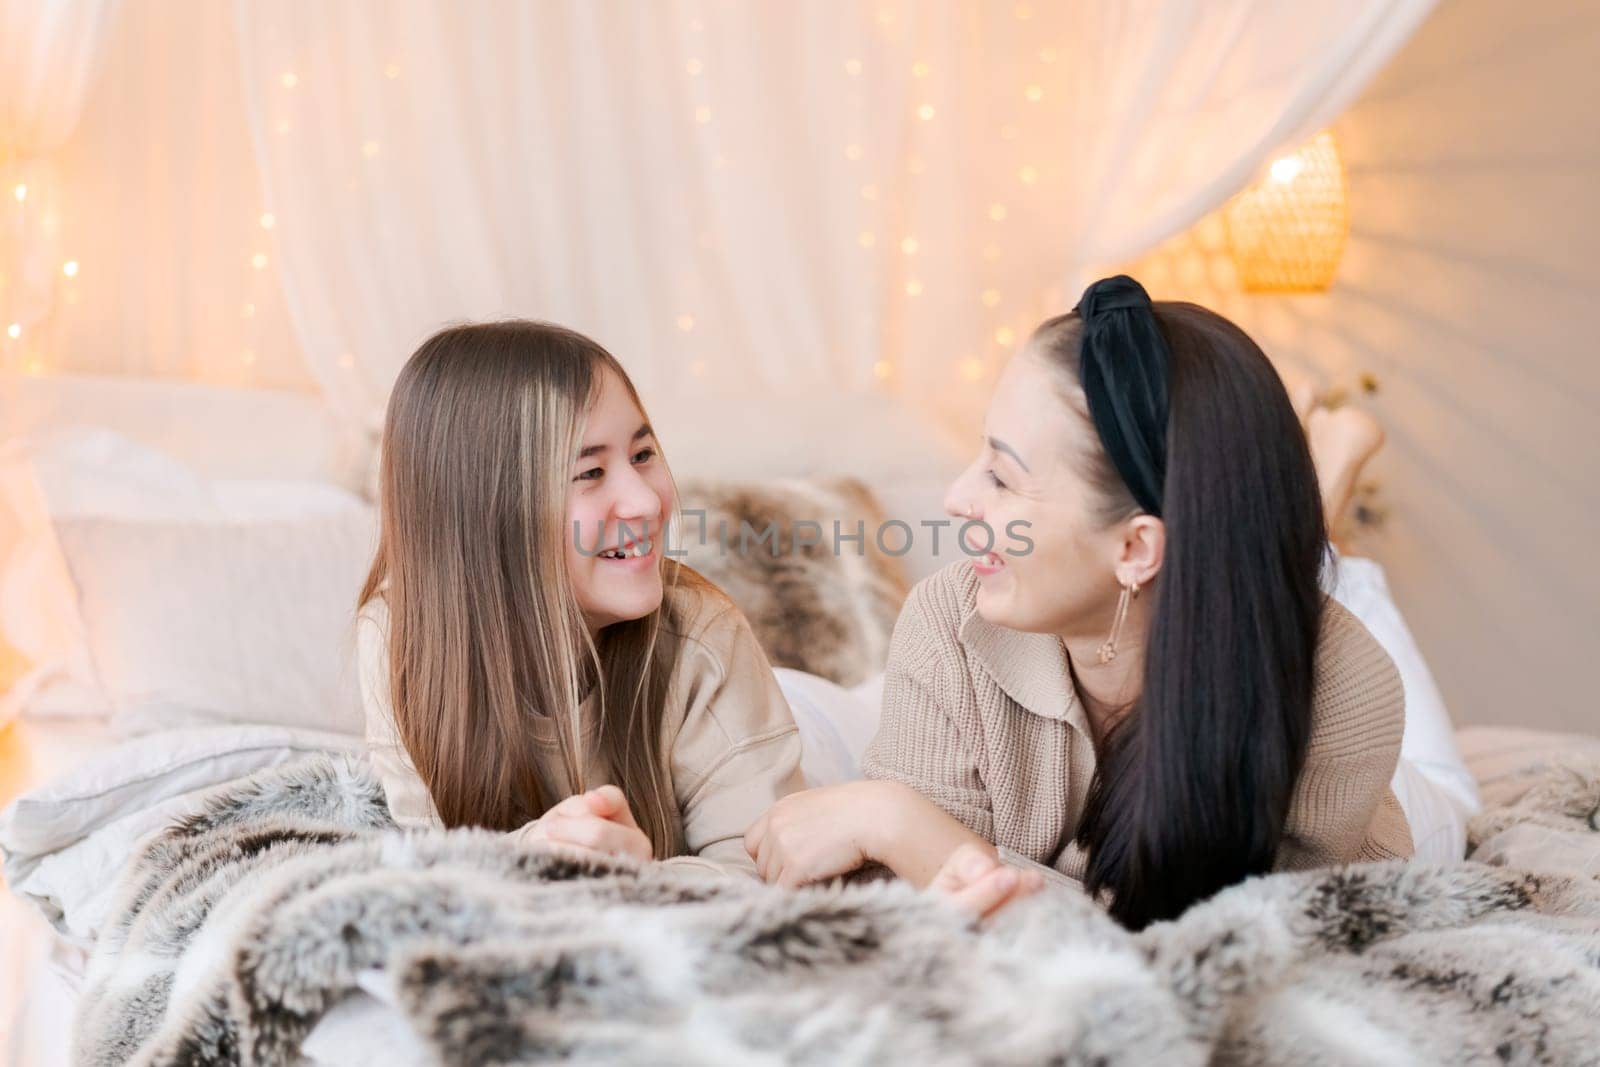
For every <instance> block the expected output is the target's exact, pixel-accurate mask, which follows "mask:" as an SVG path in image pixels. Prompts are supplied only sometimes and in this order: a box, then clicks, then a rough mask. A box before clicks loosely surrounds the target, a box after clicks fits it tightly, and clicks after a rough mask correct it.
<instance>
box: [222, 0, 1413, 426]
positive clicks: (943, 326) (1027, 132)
mask: <svg viewBox="0 0 1600 1067" xmlns="http://www.w3.org/2000/svg"><path fill="white" fill-rule="evenodd" d="M1431 6H1432V0H1296V2H1292V3H1291V2H1286V0H1227V2H1222V0H1119V2H1106V0H1076V2H1068V3H1049V4H1045V3H1040V4H1038V5H1036V6H1034V5H1031V4H1029V3H1026V2H1023V3H1017V4H1011V3H1005V4H1001V3H993V2H983V0H949V2H943V3H932V2H912V0H898V2H896V0H882V2H873V3H843V2H841V3H830V4H785V3H734V2H721V0H675V2H659V3H651V4H637V3H632V2H629V0H547V2H541V3H537V4H533V3H520V2H511V0H484V2H478V3H471V4H455V3H445V2H442V0H435V2H429V0H399V2H395V0H347V2H342V3H338V4H326V3H323V2H321V0H288V2H284V0H236V7H235V11H236V16H237V28H238V36H239V46H240V51H241V59H242V69H243V76H244V79H245V98H246V101H247V104H246V106H247V108H248V110H249V112H250V114H249V119H250V124H251V128H252V135H253V139H254V143H255V146H256V150H257V154H258V158H259V161H260V163H261V167H262V172H263V182H264V188H265V190H266V195H267V197H268V201H269V205H268V206H269V210H270V211H271V212H272V213H273V216H274V218H275V220H276V226H275V228H274V229H273V231H272V233H273V235H274V241H275V245H276V248H275V255H276V257H277V260H276V265H277V267H278V270H279V274H280V277H281V279H282V283H283V285H284V287H285V294H286V297H287V300H288V305H289V309H290V313H291V316H292V319H293V321H294V324H295V328H296V330H297V332H298V335H299V340H300V342H301V344H302V345H303V347H304V350H305V354H306V357H307V359H308V361H309V362H310V364H311V366H312V368H313V370H314V372H315V374H316V376H317V378H318V379H319V380H320V381H321V382H322V383H323V385H324V386H325V388H326V390H327V392H328V395H329V396H330V397H331V398H332V400H333V402H334V403H335V404H336V406H337V407H338V408H339V409H340V410H341V411H343V412H345V413H346V414H347V415H348V416H349V417H350V418H351V419H353V420H359V422H360V424H362V425H364V426H367V427H372V426H375V425H376V424H377V422H378V420H379V418H380V416H381V412H382V406H383V403H384V399H385V397H386V394H387V391H388V387H389V385H390V383H391V382H392V380H393V377H394V374H395V373H396V371H397V370H398V368H399V366H400V364H401V363H402V362H403V361H404V359H405V357H406V356H407V355H408V354H409V353H410V352H411V351H412V349H413V348H414V347H415V345H416V344H417V343H418V342H419V341H420V340H421V339H422V338H423V337H424V336H425V335H426V334H427V333H428V332H430V331H431V330H433V329H435V328H436V327H437V326H439V325H440V324H442V323H444V322H447V321H452V320H460V319H471V318H482V317H491V316H504V315H523V316H531V317H539V318H547V319H552V320H555V321H559V322H562V323H565V324H568V325H571V326H573V327H575V328H577V329H581V330H584V331H587V332H589V333H591V334H593V335H594V336H596V337H597V338H598V339H600V340H601V341H602V342H603V343H605V344H606V345H608V346H609V347H611V348H612V349H613V350H614V351H615V352H616V353H617V354H618V355H619V356H620V357H621V358H622V359H623V361H624V362H625V363H626V364H627V365H628V366H629V367H630V369H631V370H632V371H633V372H634V373H635V374H636V375H637V377H638V379H639V381H640V384H641V386H642V387H643V388H644V389H645V390H646V392H647V394H658V393H659V392H660V391H663V390H672V389H678V388H684V389H688V388H704V387H705V386H706V384H707V383H716V384H717V385H718V386H719V387H720V388H722V389H724V390H734V391H739V390H756V389H781V390H797V389H799V390H810V389H848V390H865V389H871V388H879V387H884V388H889V389H892V390H894V391H896V392H899V393H901V394H903V395H905V396H906V397H907V398H908V399H910V400H912V401H913V402H916V403H918V404H920V405H922V406H924V407H926V408H928V409H930V410H932V411H933V412H935V413H937V414H939V415H941V416H944V417H945V418H946V419H948V420H954V421H955V422H956V423H958V424H964V428H970V426H971V425H972V422H971V420H972V418H973V416H974V414H975V413H976V412H978V411H979V410H981V403H982V396H983V395H984V394H985V393H986V392H987V387H986V385H985V384H984V382H985V379H987V378H988V377H990V376H991V375H992V374H993V373H994V371H995V370H996V369H997V368H998V366H999V365H1000V363H1001V362H1003V359H1004V357H1005V355H1006V354H1007V353H1008V352H1009V351H1010V350H1011V349H1012V348H1014V346H1015V345H1016V344H1017V343H1019V340H1020V339H1021V338H1023V337H1025V335H1026V331H1027V330H1028V329H1029V328H1030V327H1031V326H1032V325H1034V324H1035V323H1036V322H1037V321H1039V320H1040V319H1041V318H1043V317H1044V316H1046V315H1048V314H1052V313H1056V312H1059V311H1062V310H1065V309H1066V308H1067V307H1069V306H1070V305H1071V303H1072V301H1073V299H1074V298H1075V296H1076V290H1077V287H1078V286H1079V285H1080V284H1081V283H1082V282H1083V281H1084V280H1085V277H1086V272H1087V271H1088V269H1089V268H1091V267H1095V266H1099V265H1105V264H1110V263H1114V262H1117V261H1119V260H1122V259H1124V258H1125V257H1129V256H1132V255H1135V254H1137V253H1139V252H1141V251H1143V250H1145V249H1146V248H1148V247H1150V246H1152V245H1154V244H1156V243H1157V242H1159V241H1160V240H1162V239H1164V238H1166V237H1167V236H1170V235H1171V234H1172V233H1174V232H1177V231H1178V230H1181V229H1182V228H1183V227H1185V226H1186V225H1188V224H1190V223H1192V222H1193V221H1194V220H1196V219H1198V218H1199V217H1201V216H1202V215H1203V214H1204V213H1205V212H1207V211H1209V210H1211V209H1213V208H1214V207H1216V206H1217V205H1218V204H1219V203H1220V202H1221V201H1222V200H1224V199H1225V198H1226V197H1227V196H1228V195H1229V194H1231V193H1232V192H1233V191H1235V190H1236V189H1237V188H1239V187H1241V186H1242V185H1244V184H1245V183H1246V182H1247V181H1248V180H1249V178H1250V177H1251V176H1252V175H1253V173H1254V172H1255V171H1256V170H1257V169H1258V168H1259V167H1260V166H1261V165H1262V164H1263V162H1264V161H1265V160H1266V158H1267V157H1268V156H1269V155H1270V154H1271V153H1272V152H1273V151H1274V150H1276V149H1278V148H1280V147H1282V146H1284V145H1286V144H1292V143H1294V142H1295V140H1296V139H1297V138H1301V137H1303V136H1308V135H1309V134H1310V133H1311V132H1313V131H1314V130H1315V129H1316V128H1317V126H1318V125H1320V124H1322V123H1325V122H1326V121H1328V120H1329V119H1330V118H1331V117H1332V116H1333V115H1335V114H1336V113H1337V112H1338V111H1339V110H1340V109H1342V108H1343V107H1344V106H1346V105H1347V104H1348V103H1349V101H1350V100H1351V98H1352V97H1353V96H1354V94H1355V93H1356V92H1357V91H1358V90H1359V89H1360V88H1361V86H1362V84H1364V82H1365V81H1366V79H1367V78H1368V77H1369V76H1370V75H1371V74H1373V73H1374V72H1375V71H1376V70H1377V69H1378V68H1379V67H1380V66H1381V65H1382V64H1383V62H1384V61H1385V60H1386V59H1387V58H1388V57H1389V55H1390V54H1391V53H1392V52H1393V51H1394V49H1395V48H1396V47H1398V45H1399V44H1400V42H1401V41H1403V40H1404V39H1405V37H1406V36H1407V35H1408V34H1409V33H1410V32H1411V31H1412V29H1413V28H1414V27H1415V26H1416V25H1417V24H1418V23H1419V22H1420V20H1421V19H1422V17H1423V16H1424V15H1425V14H1426V13H1427V11H1428V10H1429V8H1430V7H1431Z"/></svg>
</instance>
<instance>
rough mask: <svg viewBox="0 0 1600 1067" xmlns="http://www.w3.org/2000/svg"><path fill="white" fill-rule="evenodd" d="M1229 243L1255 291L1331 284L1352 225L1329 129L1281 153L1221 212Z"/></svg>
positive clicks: (1242, 278)
mask: <svg viewBox="0 0 1600 1067" xmlns="http://www.w3.org/2000/svg"><path fill="white" fill-rule="evenodd" d="M1223 218H1224V219H1225V221H1226V223H1227V229H1228V251H1229V253H1230V254H1231V255H1232V256H1233V264H1234V267H1235V268H1236V269H1237V270H1238V273H1239V284H1240V286H1241V287H1243V288H1244V289H1245V290H1247V291H1249V292H1255V293H1262V292H1272V293H1287V292H1316V291H1320V290H1324V289H1327V288H1328V286H1330V285H1332V284H1333V276H1334V274H1335V273H1337V271H1338V269H1339V258H1340V256H1342V255H1343V254H1344V243H1345V238H1346V237H1347V236H1349V233H1350V209H1349V204H1348V202H1347V185H1346V181H1345V171H1344V162H1343V160H1341V159H1340V158H1339V146H1338V144H1337V143H1336V142H1335V141H1334V139H1333V134H1332V133H1330V132H1329V131H1327V130H1324V131H1323V132H1322V133H1319V134H1318V135H1317V136H1316V137H1315V138H1313V139H1312V140H1311V142H1310V143H1309V144H1307V145H1305V146H1304V147H1302V148H1300V149H1299V150H1298V151H1296V152H1294V153H1292V154H1290V155H1287V156H1283V157H1281V158H1279V159H1275V160H1273V162H1272V165H1271V166H1270V167H1269V168H1268V169H1267V177H1266V179H1265V180H1263V181H1261V182H1260V183H1258V184H1256V185H1253V186H1251V187H1250V188H1248V189H1246V190H1245V191H1244V192H1242V193H1240V194H1239V195H1238V196H1236V197H1234V198H1233V200H1231V201H1229V203H1228V206H1227V208H1226V209H1225V210H1224V212H1223Z"/></svg>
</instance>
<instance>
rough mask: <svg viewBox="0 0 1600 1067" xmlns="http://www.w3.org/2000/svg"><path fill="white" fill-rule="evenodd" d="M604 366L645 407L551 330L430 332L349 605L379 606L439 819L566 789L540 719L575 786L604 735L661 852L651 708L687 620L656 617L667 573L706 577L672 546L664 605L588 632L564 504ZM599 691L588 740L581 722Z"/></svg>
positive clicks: (663, 831)
mask: <svg viewBox="0 0 1600 1067" xmlns="http://www.w3.org/2000/svg"><path fill="white" fill-rule="evenodd" d="M607 371H609V372H611V373H613V374H615V375H616V376H617V377H618V378H619V379H621V381H622V382H623V383H624V384H625V385H626V387H627V389H628V391H629V393H630V395H632V396H633V399H634V401H635V403H637V402H638V394H637V393H636V392H635V391H634V388H633V384H632V383H631V382H630V381H629V380H628V376H627V373H626V372H625V371H624V370H623V369H622V365H621V364H620V363H618V362H617V360H616V358H615V357H613V356H612V355H611V354H610V353H609V352H607V351H606V350H605V349H604V348H602V347H601V346H600V345H598V344H596V343H595V342H594V341H591V340H590V339H589V338H587V337H584V336H583V335H581V334H578V333H575V332H573V331H571V330H567V329H564V328H562V327H560V326H554V325H551V324H548V323H541V322H523V321H510V322H496V323H484V324H477V325H468V326H457V327H452V328H450V329H446V330H443V331H441V332H440V333H437V334H435V335H434V336H433V337H431V338H429V339H428V340H427V341H426V342H425V343H424V344H423V345H422V347H421V348H419V349H418V350H417V351H416V353H415V354H414V355H412V357H411V359H410V360H409V361H408V362H407V363H406V365H405V367H404V369H402V370H401V372H400V376H399V378H398V379H397V380H396V381H395V385H394V391H393V393H392V394H391V396H390V398H389V407H388V413H387V417H386V418H385V420H384V428H383V442H382V462H381V470H380V475H379V492H380V498H379V502H380V513H381V532H380V535H379V542H378V550H377V555H376V557H375V558H374V560H373V563H372V570H371V571H370V573H369V574H368V575H367V580H366V584H365V585H364V586H363V587H362V590H361V598H360V604H361V605H365V604H366V603H367V602H368V601H369V600H371V599H372V597H374V596H379V595H381V596H383V597H384V599H385V601H386V603H387V607H388V615H389V634H388V651H389V692H390V699H391V704H392V708H393V714H394V721H395V726H396V728H397V730H398V733H399V735H400V739H401V741H402V742H403V743H404V744H405V747H406V751H407V752H408V753H409V755H410V756H411V759H412V763H413V764H414V765H415V767H416V769H417V773H418V774H419V775H420V776H421V778H422V781H423V782H424V783H425V784H426V785H427V787H428V792H429V793H430V794H431V795H432V797H433V801H434V806H435V807H436V808H437V809H438V812H439V816H440V818H441V819H442V820H443V822H444V824H445V825H446V826H452V827H453V826H482V827H488V828H490V829H496V830H503V831H509V830H514V829H516V828H517V827H519V826H522V825H523V824H524V823H527V822H528V821H529V820H531V819H536V818H538V817H539V816H540V815H542V814H543V813H544V812H545V811H546V810H547V809H548V808H549V807H550V806H551V805H552V804H554V803H556V802H557V801H559V800H560V799H562V798H560V797H557V796H553V795H552V790H551V787H550V785H549V783H548V781H547V780H546V778H545V776H544V774H543V773H542V772H541V766H540V754H539V749H538V747H537V745H536V744H535V741H534V734H533V730H532V721H531V720H532V719H533V718H534V717H536V716H550V717H551V718H552V720H553V721H554V722H555V724H556V726H557V736H558V738H559V758H560V759H561V761H562V763H563V765H564V768H565V771H566V777H567V781H569V782H572V783H576V785H577V788H579V789H582V788H585V785H586V783H585V767H586V766H587V764H588V757H589V756H590V755H591V753H589V752H588V751H587V750H586V749H587V748H588V747H589V746H590V745H591V744H593V743H597V744H598V745H599V748H600V750H601V752H602V754H603V755H604V756H605V758H606V761H607V765H608V766H609V767H610V768H611V770H612V774H613V776H614V782H615V784H616V785H618V786H619V787H620V788H621V789H622V791H623V793H624V794H625V795H626V796H627V798H628V801H629V804H630V805H631V807H632V810H633V813H634V816H635V818H636V819H637V820H638V823H639V826H640V828H641V829H642V830H643V831H644V832H645V833H646V834H647V835H648V836H649V838H650V840H651V841H652V842H653V843H654V845H655V850H656V855H657V856H658V857H665V856H672V855H677V854H678V853H679V852H681V851H682V847H683V846H682V839H683V829H682V820H681V817H680V815H679V811H678V805H677V802H676V799H675V796H674V793H673V788H672V780H671V773H670V770H669V767H668V762H667V758H666V752H665V748H666V739H665V738H664V737H663V722H662V720H663V715H664V713H665V706H666V702H667V698H668V687H669V683H670V679H671V674H672V668H673V666H674V664H675V662H676V660H677V655H678V643H679V642H678V639H677V636H676V633H677V631H678V627H676V626H671V625H663V624H664V623H665V622H670V621H671V612H672V610H673V609H672V607H671V601H672V593H673V591H674V588H675V587H677V586H681V585H686V584H690V583H692V584H694V585H696V586H703V585H704V582H703V579H699V578H698V576H696V575H695V574H694V572H693V571H690V570H687V569H686V568H679V567H678V566H676V565H675V564H674V563H673V562H672V561H670V560H668V559H667V558H666V556H665V554H664V553H663V556H662V568H663V580H664V583H665V585H666V586H667V595H666V596H665V597H664V599H663V602H662V607H661V608H660V609H659V610H657V611H655V612H652V613H651V614H650V615H648V616H646V617H644V618H642V619H635V620H632V621H629V622H621V623H617V624H615V625H612V626H608V627H606V628H605V629H603V630H601V631H600V633H599V634H598V635H597V636H596V637H595V638H593V639H591V638H590V636H589V631H588V629H587V627H586V626H585V625H584V621H583V617H582V614H581V613H580V612H579V609H578V605H577V601H576V599H575V597H574V595H573V592H572V585H571V580H570V578H569V576H568V573H567V566H566V551H565V545H566V541H565V538H566V537H568V536H570V534H569V532H568V531H567V530H566V499H567V491H568V483H569V480H570V477H571V470H570V468H571V464H572V460H573V458H574V457H575V456H576V455H577V453H578V449H579V447H580V436H581V434H582V432H583V423H584V419H585V416H586V414H587V412H588V410H589V407H590V405H591V404H592V402H593V400H594V398H595V396H596V395H597V394H598V392H599V389H600V386H601V383H602V381H603V379H604V376H605V374H606V372H607ZM640 410H641V411H642V410H643V406H642V405H641V406H640ZM664 617H665V618H664ZM591 689H595V690H597V694H596V695H597V698H598V699H597V704H596V706H597V709H598V712H599V719H600V721H599V733H598V740H597V741H591V730H589V729H586V728H585V725H586V724H584V723H582V722H580V721H579V718H580V713H579V704H580V702H581V701H582V699H583V696H584V694H585V693H586V692H588V691H589V690H591ZM587 784H588V785H593V784H595V783H587Z"/></svg>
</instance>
